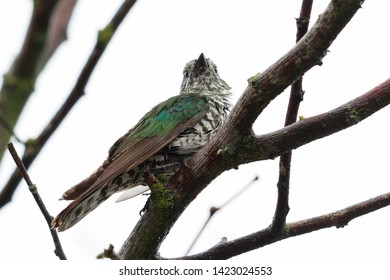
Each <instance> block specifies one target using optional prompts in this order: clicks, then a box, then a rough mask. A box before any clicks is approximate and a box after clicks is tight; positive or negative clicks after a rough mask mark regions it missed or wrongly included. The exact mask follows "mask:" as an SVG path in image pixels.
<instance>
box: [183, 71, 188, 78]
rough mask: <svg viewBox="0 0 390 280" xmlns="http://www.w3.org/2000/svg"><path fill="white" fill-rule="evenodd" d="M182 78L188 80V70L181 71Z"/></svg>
mask: <svg viewBox="0 0 390 280" xmlns="http://www.w3.org/2000/svg"><path fill="white" fill-rule="evenodd" d="M183 77H184V78H188V70H184V71H183Z"/></svg>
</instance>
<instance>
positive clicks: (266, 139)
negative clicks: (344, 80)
mask: <svg viewBox="0 0 390 280" xmlns="http://www.w3.org/2000/svg"><path fill="white" fill-rule="evenodd" d="M389 104H390V79H388V80H386V81H385V82H383V83H382V84H380V85H379V86H377V87H375V88H374V89H372V90H370V91H368V92H367V93H365V94H363V95H361V96H359V97H358V98H356V99H354V100H352V101H350V102H348V103H346V104H344V105H342V106H340V107H338V108H336V109H333V110H331V111H329V112H326V113H323V114H320V115H317V116H314V117H310V118H306V119H304V120H301V121H299V122H297V123H294V124H292V125H289V126H287V127H285V128H282V129H280V130H277V131H274V132H271V133H268V134H264V135H260V136H257V137H256V140H255V144H254V146H253V147H252V148H253V149H252V148H250V149H247V150H244V152H243V155H242V157H247V160H244V161H246V162H251V161H257V160H263V159H267V158H273V157H277V156H280V155H282V154H283V153H285V152H286V151H289V150H292V149H296V148H298V147H301V146H303V145H305V144H307V143H310V142H311V141H314V140H317V139H320V138H322V137H325V136H328V135H331V134H333V133H336V132H338V131H340V130H343V129H346V128H348V127H351V126H353V125H355V124H357V123H359V122H360V121H362V120H364V119H365V118H367V117H369V116H370V115H372V114H373V113H375V112H377V111H379V110H380V109H382V108H384V107H385V106H387V105H389ZM256 150H257V154H256V155H254V154H255V151H256Z"/></svg>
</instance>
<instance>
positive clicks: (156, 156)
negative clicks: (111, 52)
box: [52, 54, 230, 231]
mask: <svg viewBox="0 0 390 280" xmlns="http://www.w3.org/2000/svg"><path fill="white" fill-rule="evenodd" d="M183 74H184V77H183V82H182V86H181V91H180V95H177V96H174V97H171V98H169V99H168V100H166V101H164V102H162V103H160V104H158V105H157V106H155V107H154V108H153V109H152V110H150V111H149V112H148V113H147V114H145V116H144V117H143V118H142V119H141V120H140V121H139V122H138V123H137V124H136V125H135V126H134V127H133V128H132V129H130V130H129V131H128V132H127V133H126V134H125V135H123V136H122V137H121V138H119V139H118V140H117V141H116V142H115V143H114V145H113V146H112V147H111V149H110V150H109V155H108V158H107V159H106V160H105V161H104V163H103V164H102V166H101V167H100V168H99V169H98V170H97V171H96V172H95V173H93V174H92V175H91V176H89V177H88V178H87V179H85V180H84V181H82V182H80V183H79V184H77V185H75V186H73V187H72V188H71V189H69V190H68V191H66V192H65V193H64V195H63V197H62V198H63V199H66V200H74V201H73V202H72V203H70V204H69V205H68V207H66V208H65V209H64V210H63V211H62V212H61V213H60V214H59V215H58V216H57V217H56V218H55V219H54V220H53V222H52V226H53V227H54V228H58V230H60V231H62V230H66V229H68V228H69V227H71V226H73V225H74V224H75V223H77V222H78V221H79V220H81V219H82V218H83V217H85V216H86V215H87V214H88V213H90V212H91V211H92V210H93V209H95V208H96V207H97V206H98V205H100V203H102V202H103V201H104V200H106V199H107V198H108V197H109V196H111V195H112V194H113V193H115V192H118V191H121V190H124V189H129V188H134V187H135V186H137V185H146V181H145V174H147V173H151V174H153V175H156V176H159V175H163V176H164V177H166V178H168V179H169V178H170V177H171V176H172V175H173V174H174V173H175V172H176V171H177V170H179V169H180V168H181V167H182V166H183V164H184V163H185V162H186V160H187V159H188V158H190V157H191V156H192V155H193V154H194V153H195V152H196V151H198V150H199V149H200V148H201V147H203V146H204V145H205V144H206V143H207V142H208V141H209V140H210V138H211V137H212V136H213V135H214V134H215V133H216V132H217V130H218V129H219V128H220V127H221V125H222V123H223V121H224V119H225V117H226V115H227V111H228V110H229V108H230V103H229V101H228V97H229V95H230V87H229V86H228V85H227V84H226V83H225V82H224V81H223V80H222V79H220V78H219V75H218V73H217V69H216V66H215V64H214V63H213V62H212V61H211V60H209V59H206V58H205V57H204V55H203V54H201V55H200V56H199V58H198V59H197V60H193V61H190V62H189V63H187V65H186V67H185V68H184V73H183ZM144 190H145V188H144Z"/></svg>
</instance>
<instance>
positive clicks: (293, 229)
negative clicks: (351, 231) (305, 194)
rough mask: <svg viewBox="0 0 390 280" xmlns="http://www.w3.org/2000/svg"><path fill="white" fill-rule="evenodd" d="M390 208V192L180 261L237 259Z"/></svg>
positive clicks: (216, 247) (224, 244) (264, 230)
mask: <svg viewBox="0 0 390 280" xmlns="http://www.w3.org/2000/svg"><path fill="white" fill-rule="evenodd" d="M389 205H390V193H386V194H383V195H380V196H377V197H374V198H372V199H369V200H366V201H363V202H360V203H357V204H355V205H352V206H349V207H347V208H344V209H340V210H338V211H335V212H332V213H329V214H326V215H322V216H318V217H314V218H310V219H307V220H301V221H298V222H293V223H288V224H286V226H285V228H284V231H283V232H280V233H277V232H274V231H271V230H270V229H269V228H266V229H263V230H261V231H258V232H256V233H253V234H250V235H247V236H244V237H241V238H238V239H235V240H232V241H229V242H223V243H220V244H219V245H216V246H214V247H213V248H211V249H210V250H207V251H205V252H202V253H199V254H196V255H192V256H188V257H183V258H179V259H191V260H205V259H207V260H219V259H228V258H231V257H233V256H237V255H238V254H242V253H245V252H248V251H251V250H254V249H258V248H260V247H264V246H266V245H269V244H272V243H274V242H276V241H280V240H283V239H287V238H290V237H293V236H297V235H302V234H306V233H309V232H312V231H315V230H320V229H325V228H329V227H336V228H340V227H344V226H346V225H347V224H348V223H349V222H350V221H352V220H353V219H355V218H358V217H360V216H363V215H365V214H368V213H371V212H374V211H376V210H378V209H381V208H384V207H387V206H389Z"/></svg>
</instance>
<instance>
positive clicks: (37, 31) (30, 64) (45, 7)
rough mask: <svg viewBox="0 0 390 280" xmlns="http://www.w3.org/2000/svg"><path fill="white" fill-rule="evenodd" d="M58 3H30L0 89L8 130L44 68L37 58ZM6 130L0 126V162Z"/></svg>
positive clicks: (54, 0)
mask: <svg viewBox="0 0 390 280" xmlns="http://www.w3.org/2000/svg"><path fill="white" fill-rule="evenodd" d="M58 2H59V1H58V0H42V1H35V2H34V8H33V12H32V15H31V19H30V23H29V27H28V30H27V33H26V37H25V39H24V42H23V46H22V49H21V50H20V53H19V54H18V56H17V57H16V59H15V60H14V62H13V64H12V66H11V68H10V70H8V72H7V73H6V74H5V75H4V81H3V85H2V87H1V90H0V112H1V117H2V118H3V119H4V120H6V122H7V124H8V125H9V128H10V129H11V131H12V130H13V128H14V127H15V124H16V122H17V120H18V118H19V115H20V113H21V112H22V110H23V108H24V105H25V104H26V102H27V100H28V99H29V97H30V95H31V94H32V92H33V91H34V86H35V81H36V78H37V76H38V74H39V72H40V70H42V68H43V67H44V65H43V64H41V67H38V64H39V57H40V55H41V53H42V51H43V49H44V47H45V44H46V40H47V31H48V29H49V23H50V19H51V16H52V14H53V11H54V10H55V7H56V6H57V3H58ZM53 51H54V50H53ZM9 128H8V129H7V128H5V127H4V126H2V125H0V162H1V159H2V157H3V154H4V151H5V149H6V148H7V143H8V142H9V140H10V138H11V133H10V131H9V130H10V129H9Z"/></svg>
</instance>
